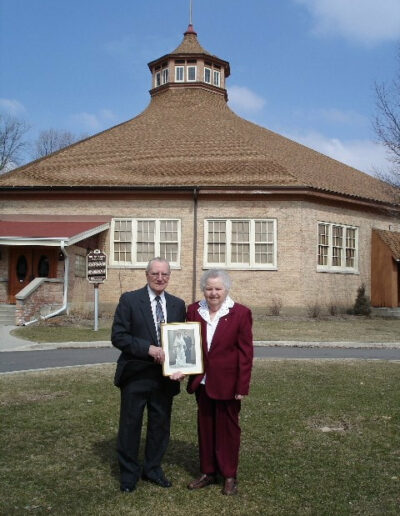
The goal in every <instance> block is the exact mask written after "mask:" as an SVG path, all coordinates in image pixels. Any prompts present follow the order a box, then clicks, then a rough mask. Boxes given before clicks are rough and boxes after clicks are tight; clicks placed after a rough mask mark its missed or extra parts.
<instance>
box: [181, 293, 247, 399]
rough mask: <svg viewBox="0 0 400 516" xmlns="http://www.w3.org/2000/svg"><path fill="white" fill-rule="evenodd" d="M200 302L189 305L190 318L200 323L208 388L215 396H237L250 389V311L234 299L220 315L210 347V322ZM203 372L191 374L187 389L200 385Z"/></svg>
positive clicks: (189, 319)
mask: <svg viewBox="0 0 400 516" xmlns="http://www.w3.org/2000/svg"><path fill="white" fill-rule="evenodd" d="M198 308H199V303H198V302H196V303H193V304H192V305H190V306H189V307H188V309H187V316H186V319H187V321H198V322H200V323H201V338H202V345H203V359H204V371H205V374H206V375H207V378H206V385H205V387H206V392H207V395H208V396H209V397H210V398H213V399H216V400H230V399H234V397H235V394H243V395H246V394H248V393H249V385H250V377H251V368H252V365H253V334H252V329H251V327H252V322H253V320H252V315H251V311H250V310H249V309H248V308H247V307H245V306H243V305H240V304H238V303H235V304H234V305H233V307H232V308H231V309H230V310H229V313H228V314H227V315H224V316H223V317H221V319H220V320H219V322H218V325H217V328H216V330H215V333H214V337H213V340H212V342H211V346H210V350H209V351H208V350H207V323H206V322H205V321H204V319H203V318H202V317H201V316H200V314H199V312H198ZM203 377H204V374H197V375H194V376H191V377H190V379H189V382H188V385H187V391H188V392H189V393H190V394H192V393H193V392H195V391H196V389H197V388H198V387H199V385H200V383H201V380H202V379H203Z"/></svg>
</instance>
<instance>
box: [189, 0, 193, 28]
mask: <svg viewBox="0 0 400 516" xmlns="http://www.w3.org/2000/svg"><path fill="white" fill-rule="evenodd" d="M192 14H193V5H192V0H190V2H189V25H193V23H192Z"/></svg>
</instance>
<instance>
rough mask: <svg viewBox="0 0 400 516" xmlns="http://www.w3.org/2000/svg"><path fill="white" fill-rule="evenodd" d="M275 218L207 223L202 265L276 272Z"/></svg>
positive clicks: (210, 221) (208, 221)
mask: <svg viewBox="0 0 400 516" xmlns="http://www.w3.org/2000/svg"><path fill="white" fill-rule="evenodd" d="M276 254H277V253H276V220H275V219H263V220H258V219H243V220H242V219H240V220H237V219H225V220H219V219H216V220H206V224H205V252H204V263H205V266H222V267H224V266H225V267H229V268H238V269H276V266H277V265H276V263H277V258H276Z"/></svg>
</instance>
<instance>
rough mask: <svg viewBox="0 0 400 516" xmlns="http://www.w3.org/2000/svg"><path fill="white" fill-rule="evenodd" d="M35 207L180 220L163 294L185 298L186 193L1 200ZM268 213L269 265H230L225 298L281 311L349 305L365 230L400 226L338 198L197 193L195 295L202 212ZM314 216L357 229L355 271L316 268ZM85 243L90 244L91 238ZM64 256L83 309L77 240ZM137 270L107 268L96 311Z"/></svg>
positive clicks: (189, 275) (139, 274)
mask: <svg viewBox="0 0 400 516" xmlns="http://www.w3.org/2000/svg"><path fill="white" fill-rule="evenodd" d="M6 212H7V213H9V214H12V213H14V214H18V213H21V214H22V213H31V214H34V213H37V214H39V213H40V214H42V215H43V214H49V215H63V214H73V213H75V214H79V213H85V215H91V214H93V215H109V216H112V217H132V218H137V217H140V218H147V217H148V218H179V219H181V259H180V268H179V269H177V270H173V271H172V275H171V279H170V284H169V288H168V290H169V292H171V293H173V294H175V295H177V296H180V297H182V298H183V299H184V300H185V301H186V302H187V303H189V302H191V301H192V290H193V276H194V271H193V259H194V257H193V251H194V246H193V234H194V233H193V232H194V228H193V220H194V203H193V199H192V198H190V197H189V196H186V197H185V196H183V195H182V196H180V197H178V196H176V197H175V198H173V197H172V196H170V197H167V196H164V197H161V196H159V197H157V196H147V197H143V196H142V197H140V195H137V196H132V197H131V198H125V199H109V200H104V199H101V200H100V199H95V198H94V199H91V200H90V201H89V202H88V201H85V200H71V199H66V200H62V199H57V200H54V201H53V200H26V201H22V200H18V202H13V201H11V200H10V201H9V202H8V203H7V211H4V213H6ZM214 217H217V218H224V217H226V218H275V219H276V220H277V234H278V237H277V242H278V246H277V250H278V259H277V270H267V271H254V270H232V271H230V275H231V277H232V279H233V288H232V291H231V296H232V297H233V298H234V299H235V300H236V301H238V302H241V303H244V304H247V305H250V306H252V307H268V306H270V304H271V302H272V300H273V298H280V299H281V301H282V304H283V309H284V310H285V309H291V310H303V309H304V308H305V307H307V306H308V305H311V304H313V303H318V304H320V305H321V306H325V305H329V304H334V305H336V306H339V307H349V306H351V305H352V304H353V302H354V299H355V296H356V291H357V288H358V286H359V285H360V284H361V283H362V282H365V283H366V285H367V292H369V289H370V283H371V281H370V278H371V263H370V262H371V233H372V228H378V229H392V230H395V231H400V224H399V221H398V220H395V219H393V218H390V217H389V216H388V215H386V214H385V213H383V212H382V213H378V212H377V211H375V212H373V211H367V210H361V209H356V208H355V207H351V206H350V205H345V204H337V205H334V204H333V203H332V204H327V203H325V204H323V203H322V202H321V203H319V202H317V201H310V200H305V199H297V200H296V199H290V198H283V197H281V198H277V197H276V198H274V197H272V196H270V197H268V196H261V195H260V196H258V197H257V196H254V197H253V198H250V197H249V196H247V197H246V198H243V196H242V197H240V196H239V195H237V196H231V197H227V196H225V197H222V196H220V197H218V196H209V197H206V196H201V197H200V198H199V200H198V206H197V221H198V224H197V245H196V268H195V275H196V280H195V281H196V294H195V297H196V298H200V297H201V292H200V290H199V286H198V283H199V279H200V275H201V273H202V272H203V270H204V220H205V219H207V218H214ZM318 221H324V222H330V223H336V224H344V225H352V226H356V227H358V228H359V262H358V264H359V272H358V273H357V274H343V273H328V272H317V223H318ZM92 245H93V243H92ZM97 245H98V246H99V248H101V249H102V250H103V251H104V252H105V253H107V255H108V257H109V258H110V234H109V232H105V233H103V234H101V235H99V238H98V240H97ZM67 252H68V254H69V256H70V268H69V295H68V301H69V304H70V307H71V309H73V310H78V311H84V310H91V309H92V304H93V299H94V292H93V290H94V289H93V286H92V285H89V284H88V282H87V281H86V279H85V278H79V277H76V276H75V272H74V264H75V258H74V257H75V254H76V253H78V254H81V255H82V256H85V255H86V252H87V248H86V247H85V245H84V243H83V244H82V243H81V245H80V246H73V247H71V248H67ZM6 269H7V253H6V252H5V253H2V258H1V260H0V276H2V277H5V276H6V274H7V270H6ZM58 274H59V275H60V276H59V277H62V275H63V262H59V267H58ZM145 281H146V280H145V273H144V270H143V268H135V267H132V268H130V267H117V266H111V267H109V269H108V278H107V280H106V281H105V283H104V284H103V285H101V287H100V292H99V299H100V305H101V308H102V309H103V310H106V311H110V312H112V311H113V310H114V308H115V306H116V303H117V302H118V299H119V296H120V295H121V293H122V292H125V291H127V290H134V289H137V288H140V287H142V286H143V285H144V284H145ZM4 285H5V283H4V282H3V283H0V296H2V297H1V299H3V297H4V292H3V290H4Z"/></svg>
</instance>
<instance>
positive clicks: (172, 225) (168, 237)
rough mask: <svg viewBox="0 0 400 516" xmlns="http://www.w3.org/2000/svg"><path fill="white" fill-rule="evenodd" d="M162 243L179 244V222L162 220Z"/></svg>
mask: <svg viewBox="0 0 400 516" xmlns="http://www.w3.org/2000/svg"><path fill="white" fill-rule="evenodd" d="M160 242H178V221H177V220H162V221H161V222H160Z"/></svg>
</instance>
